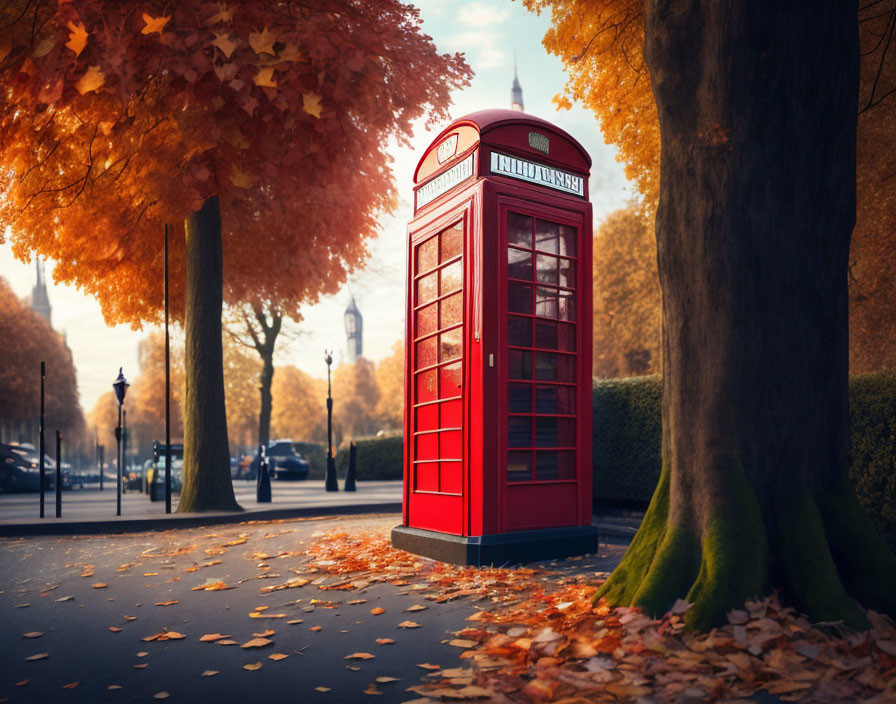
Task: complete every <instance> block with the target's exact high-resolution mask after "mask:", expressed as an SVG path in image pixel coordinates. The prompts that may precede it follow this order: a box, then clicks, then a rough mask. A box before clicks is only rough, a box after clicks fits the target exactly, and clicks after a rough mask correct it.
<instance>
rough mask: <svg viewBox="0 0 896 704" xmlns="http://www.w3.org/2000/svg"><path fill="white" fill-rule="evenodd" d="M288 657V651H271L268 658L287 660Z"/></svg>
mask: <svg viewBox="0 0 896 704" xmlns="http://www.w3.org/2000/svg"><path fill="white" fill-rule="evenodd" d="M288 657H289V655H288V654H287V653H271V654H270V655H268V660H274V661H277V660H286V658H288Z"/></svg>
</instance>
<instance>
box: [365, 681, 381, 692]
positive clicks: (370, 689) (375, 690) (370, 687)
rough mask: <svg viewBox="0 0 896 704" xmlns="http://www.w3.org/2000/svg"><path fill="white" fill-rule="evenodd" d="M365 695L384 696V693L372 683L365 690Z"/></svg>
mask: <svg viewBox="0 0 896 704" xmlns="http://www.w3.org/2000/svg"><path fill="white" fill-rule="evenodd" d="M364 694H382V692H381V691H380V690H378V689H377V688H376V685H375V684H373V683H370V684H369V685H367V689H365V690H364Z"/></svg>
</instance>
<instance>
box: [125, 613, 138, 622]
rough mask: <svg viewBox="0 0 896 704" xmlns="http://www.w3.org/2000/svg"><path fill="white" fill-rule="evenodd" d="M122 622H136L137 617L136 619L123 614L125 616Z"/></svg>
mask: <svg viewBox="0 0 896 704" xmlns="http://www.w3.org/2000/svg"><path fill="white" fill-rule="evenodd" d="M124 620H125V621H136V620H137V617H136V616H128V615H127V614H125V615H124Z"/></svg>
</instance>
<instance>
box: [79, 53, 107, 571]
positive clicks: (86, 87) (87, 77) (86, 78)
mask: <svg viewBox="0 0 896 704" xmlns="http://www.w3.org/2000/svg"><path fill="white" fill-rule="evenodd" d="M105 82H106V74H105V73H103V72H102V71H100V67H99V66H98V65H95V66H90V67H89V68H88V69H87V71H85V72H84V75H83V76H81V78H79V79H78V82H77V83H75V88H77V89H78V92H79V93H80V94H81V95H84V94H85V93H89V92H90V91H92V90H96V89H97V88H99V87H100V86H101V85H103V83H105ZM104 586H105V585H104Z"/></svg>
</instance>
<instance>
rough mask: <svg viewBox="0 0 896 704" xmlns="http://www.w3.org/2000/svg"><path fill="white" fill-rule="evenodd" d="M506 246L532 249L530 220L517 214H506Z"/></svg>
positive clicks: (526, 216)
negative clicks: (513, 245)
mask: <svg viewBox="0 0 896 704" xmlns="http://www.w3.org/2000/svg"><path fill="white" fill-rule="evenodd" d="M507 244H516V245H519V246H520V247H526V248H528V249H532V218H531V217H529V216H528V215H520V214H519V213H512V212H508V213H507Z"/></svg>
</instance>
